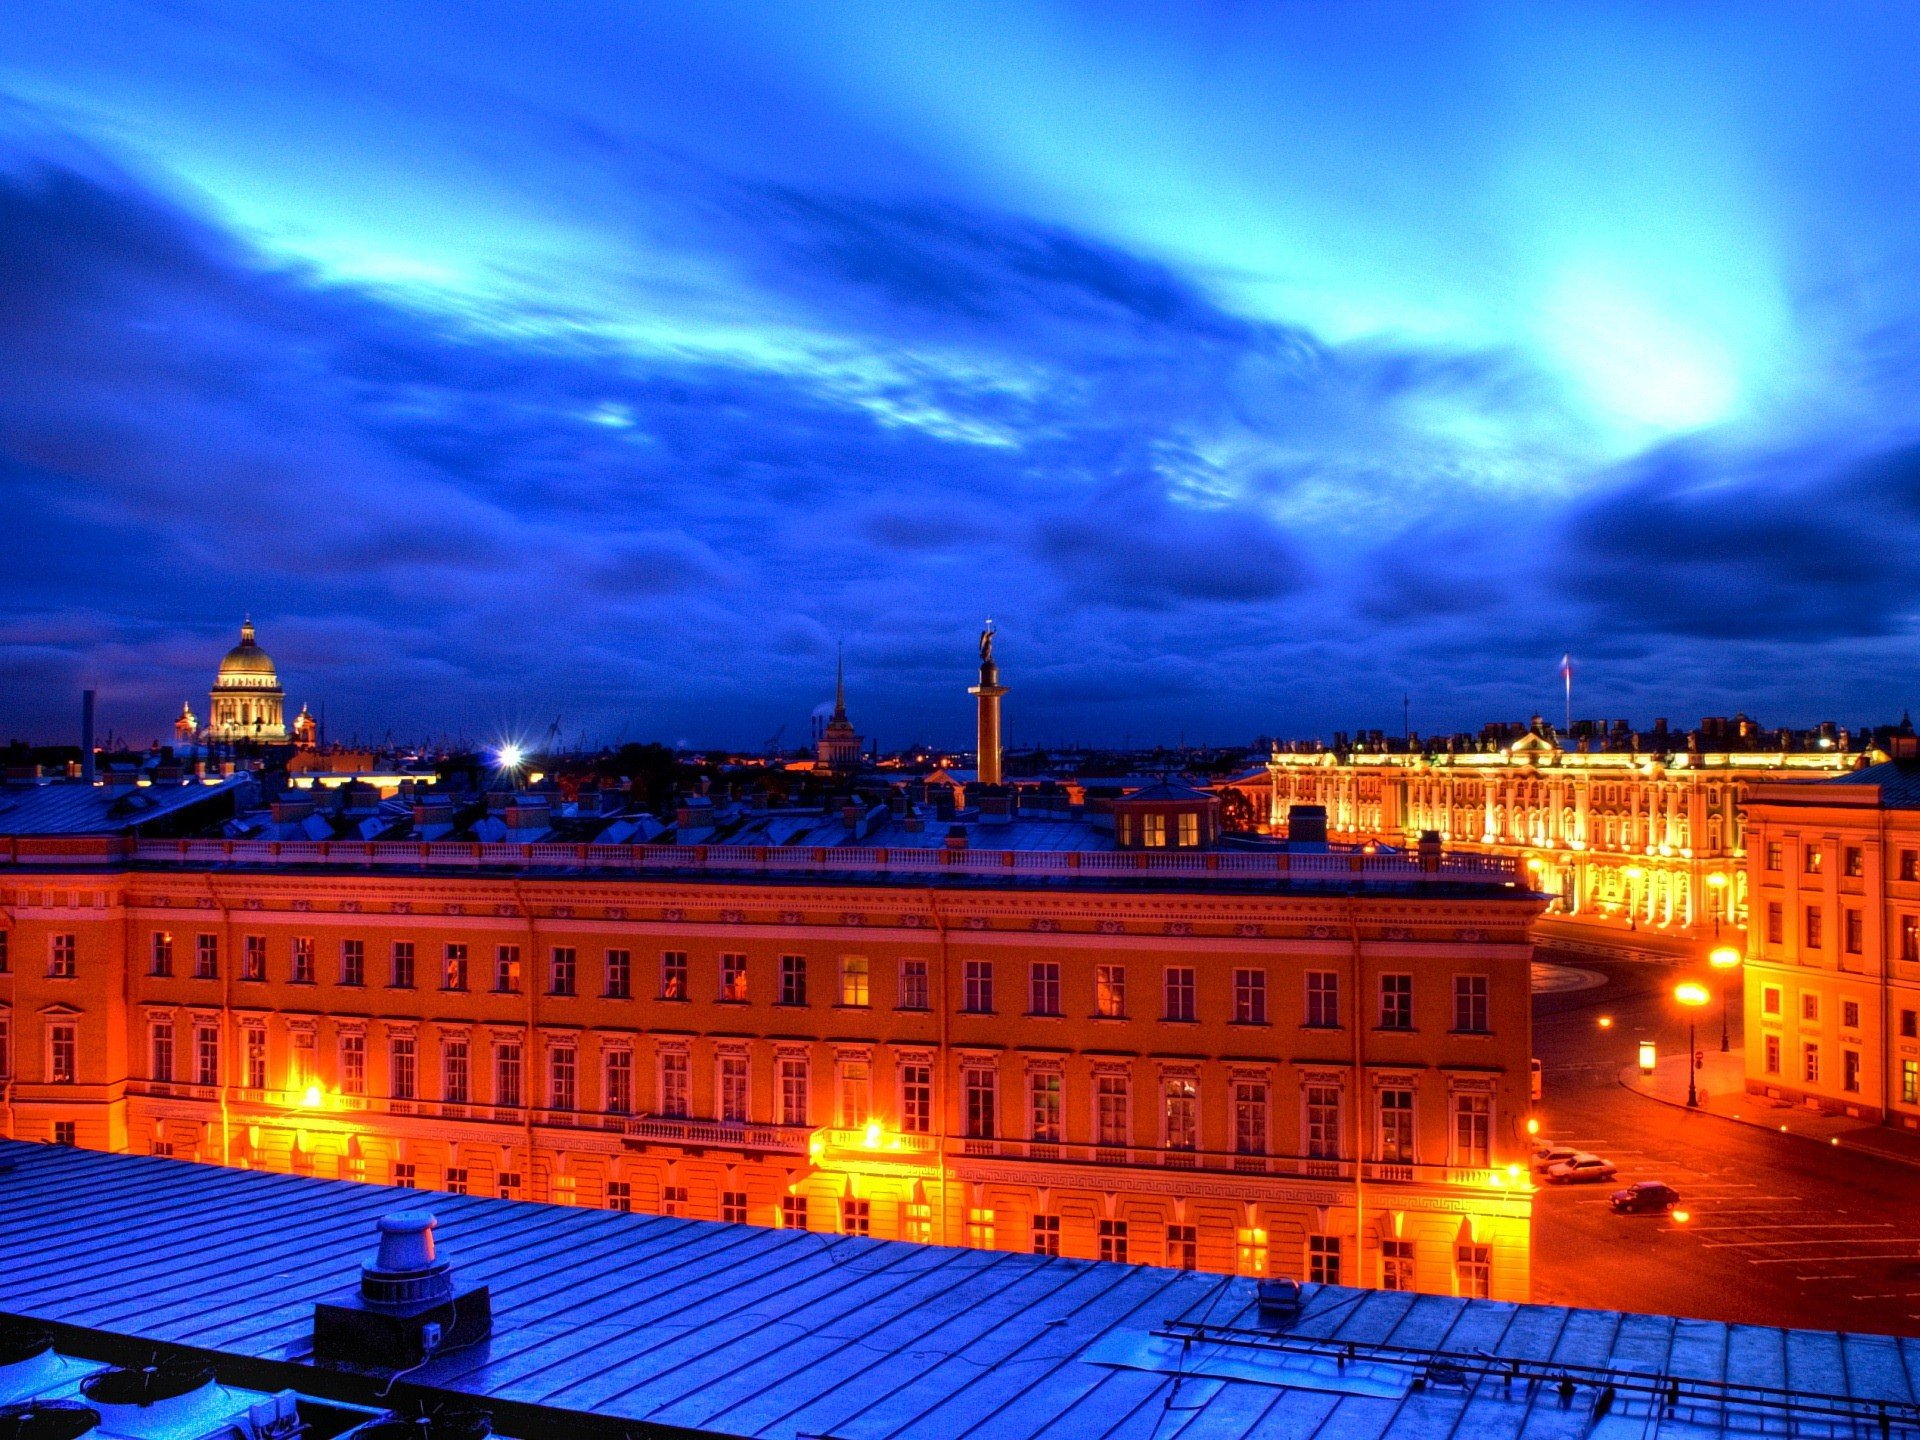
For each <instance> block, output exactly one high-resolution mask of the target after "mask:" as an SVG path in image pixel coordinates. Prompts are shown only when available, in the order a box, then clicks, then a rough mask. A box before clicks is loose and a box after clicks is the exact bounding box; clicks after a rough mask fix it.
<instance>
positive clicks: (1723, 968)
mask: <svg viewBox="0 0 1920 1440" xmlns="http://www.w3.org/2000/svg"><path fill="white" fill-rule="evenodd" d="M1707 963H1708V964H1709V965H1711V966H1712V967H1713V968H1714V969H1716V970H1718V971H1719V972H1720V1053H1721V1054H1722V1055H1724V1054H1726V1053H1727V1052H1728V1051H1729V1050H1731V1049H1732V1048H1733V1045H1732V1042H1731V1041H1730V1039H1729V1038H1728V1035H1727V992H1728V991H1729V990H1730V989H1731V988H1732V986H1731V983H1730V982H1731V981H1732V979H1733V972H1734V971H1735V970H1737V969H1739V968H1740V952H1739V951H1738V950H1736V949H1734V948H1733V947H1732V946H1731V945H1722V946H1720V947H1719V949H1717V950H1715V951H1714V952H1713V953H1712V954H1711V955H1709V956H1707Z"/></svg>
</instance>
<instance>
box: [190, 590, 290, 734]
mask: <svg viewBox="0 0 1920 1440" xmlns="http://www.w3.org/2000/svg"><path fill="white" fill-rule="evenodd" d="M210 699H211V701H212V708H211V709H210V710H209V712H208V716H207V738H208V739H209V740H260V741H268V742H274V743H279V742H284V741H285V740H286V739H287V724H286V703H287V692H286V691H285V690H284V689H282V688H281V685H280V676H279V675H278V673H276V671H275V670H274V668H273V659H272V657H271V656H269V655H268V654H267V652H266V651H264V650H262V649H261V648H260V647H259V645H257V644H256V643H254V638H253V621H252V620H251V619H249V620H247V621H245V622H244V623H242V625H241V626H240V643H239V644H238V645H236V646H234V647H233V649H231V650H229V651H228V652H227V655H226V658H225V659H224V660H222V661H221V662H220V673H219V675H218V677H217V678H216V679H215V680H214V682H213V693H212V695H211V697H210ZM182 718H183V719H185V718H187V716H186V714H184V713H183V716H182Z"/></svg>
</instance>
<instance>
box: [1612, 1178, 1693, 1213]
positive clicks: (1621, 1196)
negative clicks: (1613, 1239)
mask: <svg viewBox="0 0 1920 1440" xmlns="http://www.w3.org/2000/svg"><path fill="white" fill-rule="evenodd" d="M1607 1203H1608V1204H1609V1205H1611V1206H1613V1208H1614V1212H1615V1213H1616V1214H1620V1215H1664V1214H1665V1213H1666V1212H1667V1211H1669V1210H1671V1209H1673V1207H1674V1206H1676V1205H1678V1204H1679V1203H1680V1192H1679V1191H1678V1190H1676V1189H1674V1188H1673V1187H1672V1186H1671V1185H1665V1184H1662V1183H1661V1182H1660V1181H1658V1180H1642V1181H1641V1182H1640V1183H1639V1184H1637V1185H1629V1186H1627V1188H1626V1189H1624V1190H1616V1191H1614V1192H1613V1194H1611V1195H1609V1196H1608V1197H1607Z"/></svg>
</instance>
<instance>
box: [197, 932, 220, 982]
mask: <svg viewBox="0 0 1920 1440" xmlns="http://www.w3.org/2000/svg"><path fill="white" fill-rule="evenodd" d="M193 978H194V979H196V980H218V979H219V978H220V937H219V936H218V935H200V936H196V937H195V941H194V949H193Z"/></svg>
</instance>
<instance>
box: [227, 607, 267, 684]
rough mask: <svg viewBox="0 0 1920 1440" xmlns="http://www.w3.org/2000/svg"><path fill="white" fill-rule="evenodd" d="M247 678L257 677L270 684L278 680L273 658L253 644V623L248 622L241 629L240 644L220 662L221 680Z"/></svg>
mask: <svg viewBox="0 0 1920 1440" xmlns="http://www.w3.org/2000/svg"><path fill="white" fill-rule="evenodd" d="M240 676H245V677H247V678H249V679H254V678H256V677H258V678H260V679H265V680H267V681H269V682H271V681H273V680H275V679H277V678H278V677H277V676H276V675H275V673H274V669H273V657H272V656H270V655H268V654H267V652H266V651H264V650H262V649H261V648H260V647H259V646H258V645H256V644H254V643H253V622H252V621H251V620H249V621H247V622H246V623H245V624H243V625H242V626H241V627H240V643H239V644H238V645H236V646H234V647H233V648H232V649H231V650H229V651H228V652H227V657H226V659H224V660H222V661H221V662H220V679H221V680H222V681H224V680H227V679H228V678H229V677H240Z"/></svg>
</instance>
